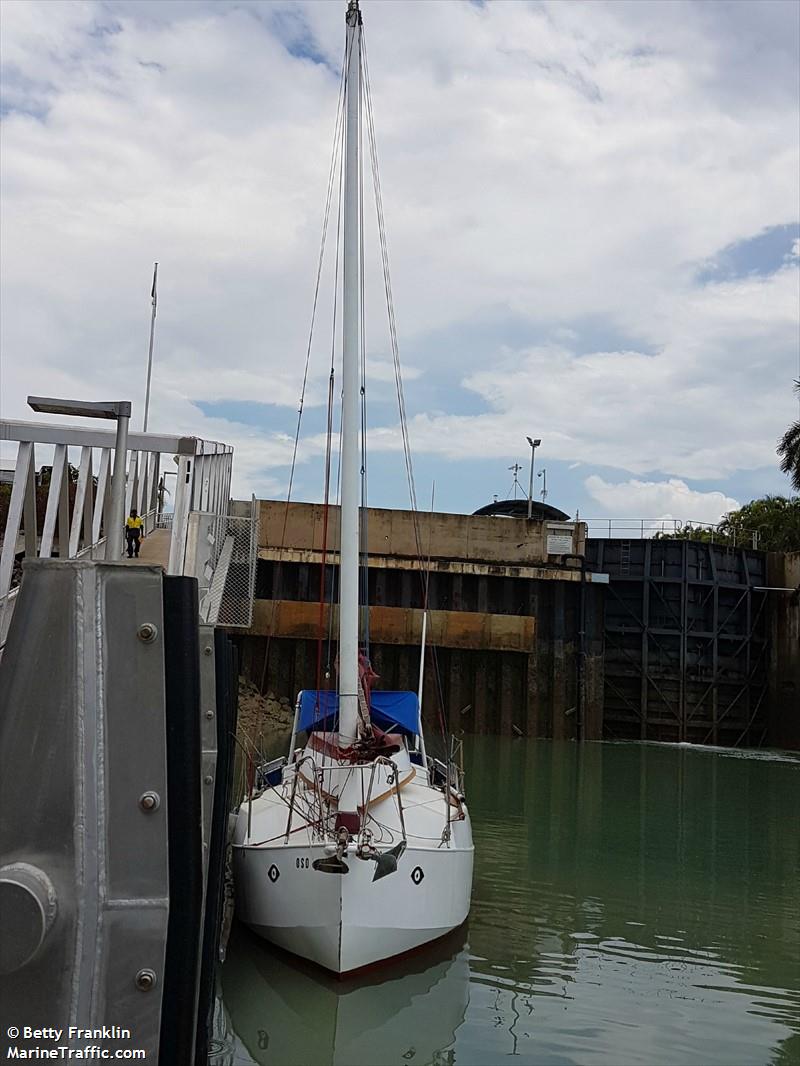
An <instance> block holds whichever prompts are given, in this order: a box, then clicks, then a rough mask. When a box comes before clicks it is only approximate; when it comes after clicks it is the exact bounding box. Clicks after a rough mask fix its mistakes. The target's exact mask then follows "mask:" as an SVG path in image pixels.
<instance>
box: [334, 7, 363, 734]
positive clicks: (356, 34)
mask: <svg viewBox="0 0 800 1066" xmlns="http://www.w3.org/2000/svg"><path fill="white" fill-rule="evenodd" d="M345 21H346V24H347V45H346V49H345V63H346V64H347V77H346V97H345V99H346V103H347V124H346V133H345V137H346V141H345V183H344V185H345V188H344V279H343V285H344V301H343V353H342V501H341V554H340V572H339V737H340V740H341V742H342V743H343V744H348V743H352V742H353V741H354V740H356V739H357V737H358V684H359V680H358V562H359V559H358V556H359V544H360V538H359V503H360V495H361V493H360V475H361V459H360V456H359V450H358V428H359V416H358V411H359V407H358V401H359V393H360V390H361V382H360V380H359V379H360V369H359V368H360V329H361V269H360V233H359V226H360V217H359V215H360V212H359V186H360V181H359V175H360V160H359V140H360V137H359V132H360V131H359V110H360V108H359V104H360V101H361V12H360V10H359V7H358V0H350V3H349V5H348V8H347V14H346V16H345Z"/></svg>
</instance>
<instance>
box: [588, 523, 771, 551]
mask: <svg viewBox="0 0 800 1066" xmlns="http://www.w3.org/2000/svg"><path fill="white" fill-rule="evenodd" d="M580 521H581V522H585V523H586V528H587V533H586V535H587V537H592V538H593V539H599V538H602V537H608V538H609V539H611V538H615V539H618V540H644V539H645V538H647V537H656V536H659V535H661V536H665V535H666V536H670V537H673V536H679V535H680V536H684V537H687V538H689V537H690V535H691V533H692V531H695V532H697V533H699V534H700V537H701V539H703V540H710V541H711V543H712V544H730V545H731V546H732V547H737V546H738V547H740V548H757V547H758V530H757V529H744V530H743V529H738V530H737V529H731V530H727V529H726V530H724V531H723V530H721V529H720V527H719V525H718V524H715V523H713V522H695V521H692V520H684V519H681V518H584V517H583V515H581V518H580Z"/></svg>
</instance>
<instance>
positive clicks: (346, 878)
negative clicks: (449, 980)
mask: <svg viewBox="0 0 800 1066" xmlns="http://www.w3.org/2000/svg"><path fill="white" fill-rule="evenodd" d="M325 855H326V851H325V849H324V848H323V847H322V845H310V846H297V845H293V844H290V845H283V846H278V847H269V848H248V849H246V850H244V851H239V852H238V854H237V860H236V891H237V910H238V914H239V917H240V918H241V920H242V921H244V922H245V923H246V924H247V925H249V926H250V927H251V929H253V930H254V931H255V932H256V933H258V934H259V935H260V936H262V937H264V938H265V939H266V940H269V941H270V942H271V943H273V944H277V945H278V946H279V947H282V948H285V949H286V950H288V951H291V952H293V953H294V954H295V955H300V956H301V957H302V958H305V959H310V960H311V961H312V962H315V963H317V964H318V965H319V966H323V967H324V968H325V969H326V970H331V971H333V972H334V973H338V974H343V973H349V972H351V971H353V970H358V969H361V968H362V967H364V966H370V965H373V964H375V963H378V962H381V961H383V960H385V959H390V958H393V957H394V956H396V955H402V954H404V953H405V952H407V951H412V950H414V948H418V947H420V946H421V945H423V944H427V943H429V942H430V941H432V940H436V939H438V938H439V937H441V936H444V935H445V934H446V933H449V932H450V931H451V930H453V929H455V928H457V927H458V926H459V925H461V923H462V922H463V921H464V920H465V919H466V917H467V914H468V912H469V897H470V889H471V885H472V858H473V852H472V848H464V849H458V848H454V847H451V848H449V849H448V848H442V849H432V848H415V847H409V848H407V850H406V851H405V853H404V854H403V856H402V857H401V859H400V862H399V864H398V868H397V870H396V872H395V873H393V874H390V875H389V876H388V877H382V878H381V879H380V880H378V881H373V880H372V877H373V874H374V872H375V866H374V864H373V863H372V862H369V861H365V860H363V859H358V858H357V857H355V856H354V855H351V856H347V857H346V859H345V861H346V863H347V866H348V867H349V872H348V873H347V874H328V873H321V872H320V871H318V870H315V869H314V867H313V862H314V860H315V859H320V858H323V857H325Z"/></svg>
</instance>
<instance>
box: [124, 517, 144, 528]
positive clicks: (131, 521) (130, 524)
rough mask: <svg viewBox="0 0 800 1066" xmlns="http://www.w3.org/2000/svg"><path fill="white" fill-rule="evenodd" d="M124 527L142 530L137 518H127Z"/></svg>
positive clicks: (139, 520)
mask: <svg viewBox="0 0 800 1066" xmlns="http://www.w3.org/2000/svg"><path fill="white" fill-rule="evenodd" d="M125 525H126V526H127V528H128V529H141V528H142V519H141V518H140V517H138V516H137V517H136V518H130V517H128V518H126V520H125Z"/></svg>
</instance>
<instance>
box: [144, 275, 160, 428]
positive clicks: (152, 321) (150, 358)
mask: <svg viewBox="0 0 800 1066" xmlns="http://www.w3.org/2000/svg"><path fill="white" fill-rule="evenodd" d="M157 279H158V263H154V264H153V288H152V289H151V291H150V299H151V301H152V304H153V313H152V316H151V318H150V350H149V351H148V353H147V388H146V389H145V393H144V422H143V424H142V433H146V432H147V417H148V415H149V414H150V378H151V376H152V373H153V338H154V337H155V332H156V303H157V298H156V281H157Z"/></svg>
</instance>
